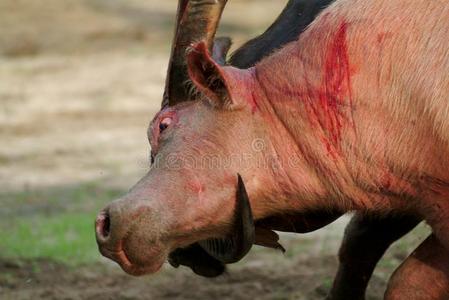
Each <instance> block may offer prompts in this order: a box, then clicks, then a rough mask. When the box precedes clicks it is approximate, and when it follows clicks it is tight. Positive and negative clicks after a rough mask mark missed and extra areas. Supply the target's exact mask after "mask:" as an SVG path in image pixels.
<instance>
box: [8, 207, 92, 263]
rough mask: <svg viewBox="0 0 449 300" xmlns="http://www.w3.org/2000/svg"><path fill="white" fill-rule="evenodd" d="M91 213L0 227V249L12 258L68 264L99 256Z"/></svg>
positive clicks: (51, 217)
mask: <svg viewBox="0 0 449 300" xmlns="http://www.w3.org/2000/svg"><path fill="white" fill-rule="evenodd" d="M94 218H95V215H94V214H86V213H64V214H60V215H53V216H49V217H42V216H36V217H31V218H26V219H23V220H18V221H15V222H12V224H9V226H8V229H7V228H6V226H2V227H3V228H2V230H1V231H0V251H1V253H2V256H6V257H12V258H51V259H53V260H57V261H61V262H64V263H67V264H70V265H78V264H82V263H88V262H91V261H96V260H98V259H99V257H100V256H99V255H100V254H99V253H98V250H97V246H96V242H95V235H94V225H93V224H94Z"/></svg>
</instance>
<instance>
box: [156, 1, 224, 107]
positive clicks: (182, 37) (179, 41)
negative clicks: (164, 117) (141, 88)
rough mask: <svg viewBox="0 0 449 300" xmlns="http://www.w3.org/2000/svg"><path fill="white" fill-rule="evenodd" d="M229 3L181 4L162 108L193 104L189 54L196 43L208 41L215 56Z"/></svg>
mask: <svg viewBox="0 0 449 300" xmlns="http://www.w3.org/2000/svg"><path fill="white" fill-rule="evenodd" d="M226 2H227V0H179V3H178V13H177V17H176V27H175V37H174V39H173V45H172V50H171V57H170V62H169V66H168V71H167V78H166V82H165V91H164V97H163V99H162V107H165V106H167V105H170V106H173V105H175V104H177V103H180V102H183V101H188V100H192V99H190V97H189V93H188V86H186V83H187V82H188V80H189V75H188V72H187V63H186V51H187V49H188V48H189V47H190V45H191V44H192V43H193V42H198V41H200V40H204V41H205V42H206V45H207V46H208V49H209V51H210V52H211V53H212V46H213V40H214V36H215V33H216V31H217V27H218V23H219V21H220V18H221V14H222V12H223V9H224V7H225V5H226Z"/></svg>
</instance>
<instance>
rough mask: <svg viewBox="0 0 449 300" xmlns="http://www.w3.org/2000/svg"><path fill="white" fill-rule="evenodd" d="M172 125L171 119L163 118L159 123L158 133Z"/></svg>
mask: <svg viewBox="0 0 449 300" xmlns="http://www.w3.org/2000/svg"><path fill="white" fill-rule="evenodd" d="M171 123H172V119H171V118H168V117H167V118H163V119H162V121H161V122H160V123H159V132H162V131H164V130H165V129H167V128H168V126H170V124H171Z"/></svg>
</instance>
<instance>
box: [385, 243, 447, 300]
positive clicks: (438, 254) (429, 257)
mask: <svg viewBox="0 0 449 300" xmlns="http://www.w3.org/2000/svg"><path fill="white" fill-rule="evenodd" d="M385 299H386V300H403V299H405V300H447V299H449V252H448V251H447V250H446V249H445V248H444V247H443V246H442V245H441V243H440V242H439V240H438V239H437V238H436V237H435V236H434V235H431V236H429V237H428V238H427V239H426V240H425V241H424V242H423V243H422V244H421V245H420V246H419V247H418V248H417V249H416V250H415V251H414V252H413V253H412V254H411V255H410V256H409V257H408V258H407V259H406V260H405V261H404V262H403V263H402V264H401V266H400V267H399V268H398V269H397V270H396V271H395V272H394V274H393V275H392V277H391V279H390V282H389V284H388V289H387V292H386V293H385Z"/></svg>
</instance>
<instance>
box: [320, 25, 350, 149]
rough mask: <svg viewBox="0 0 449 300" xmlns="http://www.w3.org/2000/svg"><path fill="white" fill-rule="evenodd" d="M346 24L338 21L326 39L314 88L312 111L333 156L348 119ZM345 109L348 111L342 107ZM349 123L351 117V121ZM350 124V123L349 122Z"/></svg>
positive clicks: (348, 69) (348, 67)
mask: <svg viewBox="0 0 449 300" xmlns="http://www.w3.org/2000/svg"><path fill="white" fill-rule="evenodd" d="M347 28H348V24H347V23H346V22H342V23H341V25H340V26H339V28H338V30H337V32H336V34H335V36H334V37H333V39H331V41H330V42H329V46H328V49H327V50H326V52H325V57H324V69H323V76H322V82H321V85H320V86H319V87H318V89H317V90H316V91H315V92H316V95H315V97H316V98H315V99H316V100H317V101H316V100H315V101H313V106H314V107H313V108H312V112H313V114H314V115H315V116H314V117H315V118H316V119H317V120H318V122H319V124H320V126H321V127H322V128H323V130H324V132H325V136H324V137H323V139H322V141H323V142H324V144H325V146H326V149H327V151H328V152H329V154H330V155H332V156H333V157H335V154H336V153H334V150H333V149H335V150H337V151H338V150H339V148H340V141H341V134H342V128H343V125H344V124H345V122H348V121H349V120H352V92H351V81H350V78H351V69H350V64H349V57H348V47H347V45H346V32H347ZM348 109H349V111H350V112H349V115H345V114H344V112H343V110H348ZM352 123H353V121H352ZM351 125H353V124H351Z"/></svg>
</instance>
